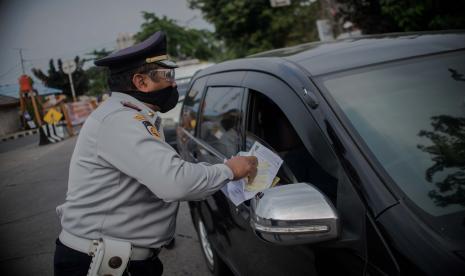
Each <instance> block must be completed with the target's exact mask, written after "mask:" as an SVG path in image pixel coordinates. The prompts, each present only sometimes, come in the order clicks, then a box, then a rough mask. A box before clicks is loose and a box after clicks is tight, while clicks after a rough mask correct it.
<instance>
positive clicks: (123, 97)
mask: <svg viewBox="0 0 465 276" xmlns="http://www.w3.org/2000/svg"><path fill="white" fill-rule="evenodd" d="M111 98H114V99H116V100H118V101H122V102H125V101H126V102H130V103H131V104H133V105H135V106H137V107H138V108H140V109H141V111H139V112H140V113H142V114H143V115H144V116H145V117H146V118H147V119H149V121H150V122H151V123H152V124H155V121H157V120H158V121H159V122H158V125H159V124H160V119H161V118H159V116H158V112H156V111H154V110H152V109H151V108H150V107H148V106H147V105H145V104H144V103H143V102H141V101H139V100H138V99H136V98H134V97H133V96H131V95H129V94H126V93H121V92H111ZM157 128H158V127H157Z"/></svg>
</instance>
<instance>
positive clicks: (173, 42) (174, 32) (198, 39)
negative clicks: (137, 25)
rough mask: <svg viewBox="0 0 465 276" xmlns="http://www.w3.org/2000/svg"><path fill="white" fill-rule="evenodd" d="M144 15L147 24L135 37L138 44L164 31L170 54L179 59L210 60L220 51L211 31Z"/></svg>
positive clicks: (152, 14) (144, 13)
mask: <svg viewBox="0 0 465 276" xmlns="http://www.w3.org/2000/svg"><path fill="white" fill-rule="evenodd" d="M142 14H143V17H144V20H145V22H144V23H142V26H141V31H140V32H138V33H137V34H136V35H135V36H134V37H135V39H136V41H137V42H140V41H143V40H144V39H146V38H148V37H149V36H150V35H152V34H153V33H155V32H156V31H159V30H163V31H165V33H166V34H167V42H168V49H167V51H168V54H170V55H171V56H173V57H175V58H177V59H189V58H197V59H200V60H209V59H212V58H214V57H215V55H216V54H217V52H218V51H219V44H218V42H217V41H216V40H215V37H214V35H213V33H212V32H210V31H207V30H196V29H188V28H185V27H182V26H179V25H178V24H176V22H175V21H174V20H172V19H169V18H167V17H166V16H163V17H161V18H159V17H158V16H156V15H155V14H154V13H150V12H142Z"/></svg>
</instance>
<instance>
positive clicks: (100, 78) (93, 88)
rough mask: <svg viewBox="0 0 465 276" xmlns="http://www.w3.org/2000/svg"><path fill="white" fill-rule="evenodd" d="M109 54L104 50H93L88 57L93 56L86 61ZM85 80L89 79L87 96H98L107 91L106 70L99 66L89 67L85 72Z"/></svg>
mask: <svg viewBox="0 0 465 276" xmlns="http://www.w3.org/2000/svg"><path fill="white" fill-rule="evenodd" d="M109 54H110V51H107V50H106V49H101V50H94V51H93V52H91V53H89V54H88V55H91V56H93V57H92V58H91V59H88V61H92V62H93V61H94V60H96V59H99V58H102V57H105V56H107V55H109ZM86 75H87V78H88V79H89V90H88V92H87V95H89V96H99V95H101V94H103V93H105V92H107V91H109V88H108V82H107V80H108V68H107V67H100V66H91V67H89V68H88V69H87V70H86Z"/></svg>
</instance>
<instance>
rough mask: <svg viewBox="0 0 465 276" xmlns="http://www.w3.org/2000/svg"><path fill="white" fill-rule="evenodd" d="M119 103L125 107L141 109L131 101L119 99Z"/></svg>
mask: <svg viewBox="0 0 465 276" xmlns="http://www.w3.org/2000/svg"><path fill="white" fill-rule="evenodd" d="M121 104H122V105H124V106H125V107H129V108H132V109H134V110H137V111H142V109H140V108H139V107H138V106H137V105H135V104H133V103H131V102H127V101H121Z"/></svg>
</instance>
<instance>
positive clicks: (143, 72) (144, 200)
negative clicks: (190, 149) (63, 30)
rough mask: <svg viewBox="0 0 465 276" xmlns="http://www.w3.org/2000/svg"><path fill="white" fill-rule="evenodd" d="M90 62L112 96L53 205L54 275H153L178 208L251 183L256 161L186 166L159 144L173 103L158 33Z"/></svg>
mask: <svg viewBox="0 0 465 276" xmlns="http://www.w3.org/2000/svg"><path fill="white" fill-rule="evenodd" d="M95 64H96V65H98V66H106V67H108V68H109V71H110V76H109V86H110V89H111V90H112V91H113V92H112V94H111V97H110V98H109V99H108V100H106V101H105V102H104V103H103V104H101V105H100V106H99V108H97V109H96V110H95V111H94V112H93V113H92V114H91V115H90V116H89V118H88V119H87V120H86V122H85V124H84V126H83V127H82V129H81V132H80V135H79V138H78V139H77V142H76V146H75V149H74V152H73V155H72V158H71V164H70V170H69V181H68V192H67V194H66V201H65V203H64V204H62V205H60V206H58V207H57V213H58V215H59V217H60V220H61V225H62V232H61V233H60V236H59V239H57V241H56V250H55V258H54V268H55V275H67V276H69V275H86V274H87V272H88V270H89V267H90V269H91V271H93V272H89V274H92V273H93V274H94V275H96V274H112V275H121V274H122V273H125V275H126V274H127V273H128V272H129V273H130V275H132V276H136V275H161V274H162V271H163V265H162V264H161V262H160V260H159V259H158V257H157V255H158V253H159V251H160V249H161V248H162V247H163V246H164V245H166V244H168V243H169V242H170V241H171V240H172V239H173V236H174V232H175V223H176V213H177V210H178V207H179V203H178V201H180V200H199V199H203V198H205V197H206V196H208V195H211V194H213V193H214V192H216V191H218V190H219V189H220V188H221V187H222V186H223V185H224V184H226V183H227V182H228V181H229V180H233V179H240V178H243V177H254V175H255V174H256V170H257V159H256V158H255V157H233V158H231V159H229V160H227V161H226V162H225V163H224V164H215V165H210V164H206V163H199V164H194V163H189V162H186V161H184V160H182V159H181V158H180V156H179V155H178V154H177V153H176V151H175V150H174V149H173V148H171V147H170V146H169V145H168V144H167V143H166V142H165V141H164V136H163V130H162V125H161V122H160V121H161V120H160V118H159V117H158V115H157V111H160V112H166V111H168V110H170V109H172V108H173V107H174V106H175V105H176V103H177V102H178V97H179V96H178V92H177V89H176V84H175V82H174V68H176V67H177V66H176V64H175V63H174V62H172V61H170V60H169V59H168V57H167V55H166V37H165V34H164V33H163V32H157V33H155V34H154V35H152V36H151V37H149V38H148V39H147V40H145V41H143V42H141V43H139V44H137V45H134V46H132V47H129V48H126V49H123V50H120V51H116V52H114V53H112V54H110V55H109V56H107V57H104V58H102V59H99V60H97V61H95ZM102 248H103V249H102ZM128 259H129V261H128ZM91 262H92V264H91ZM122 271H123V272H122Z"/></svg>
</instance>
